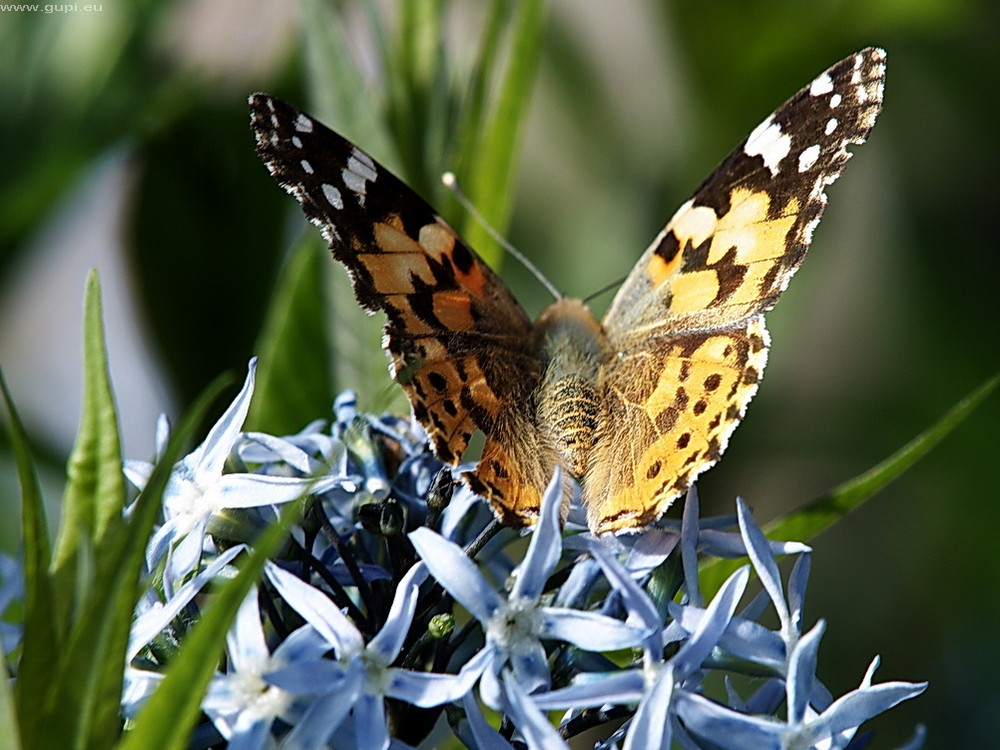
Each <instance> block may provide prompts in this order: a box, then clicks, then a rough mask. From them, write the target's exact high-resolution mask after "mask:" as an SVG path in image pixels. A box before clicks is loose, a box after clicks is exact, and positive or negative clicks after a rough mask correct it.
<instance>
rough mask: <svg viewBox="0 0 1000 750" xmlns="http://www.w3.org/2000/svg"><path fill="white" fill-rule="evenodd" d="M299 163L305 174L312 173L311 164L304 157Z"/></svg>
mask: <svg viewBox="0 0 1000 750" xmlns="http://www.w3.org/2000/svg"><path fill="white" fill-rule="evenodd" d="M299 164H301V165H302V169H304V170H305V172H306V174H312V173H313V168H312V164H310V163H309V162H308V161H306V160H305V159H303V160H302V161H300V162H299Z"/></svg>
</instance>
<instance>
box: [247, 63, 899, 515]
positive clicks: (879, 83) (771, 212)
mask: <svg viewBox="0 0 1000 750" xmlns="http://www.w3.org/2000/svg"><path fill="white" fill-rule="evenodd" d="M884 76H885V53H884V51H882V50H881V49H877V48H867V49H863V50H861V51H860V52H857V53H856V54H853V55H851V56H850V57H847V58H845V59H844V60H841V61H840V62H838V63H837V64H836V65H834V66H832V67H831V68H829V69H828V70H827V71H826V72H824V73H822V74H821V75H820V76H819V77H817V78H816V79H815V80H814V81H813V82H812V83H810V84H809V85H808V86H806V87H805V88H803V89H802V90H801V91H799V92H798V93H797V94H795V95H794V96H793V97H792V98H791V99H789V100H788V101H787V102H786V103H785V104H783V105H782V106H781V107H779V108H778V109H777V110H776V111H775V112H774V113H773V114H772V115H770V116H769V117H767V118H766V119H765V120H764V121H763V122H762V123H761V124H760V125H758V126H757V127H756V128H755V129H754V130H753V131H752V132H751V133H750V135H749V136H748V137H747V138H746V139H745V140H744V141H743V142H742V143H741V144H740V145H739V146H737V147H736V149H734V150H733V152H732V153H731V154H729V156H727V157H726V158H725V159H724V160H723V161H722V163H721V164H720V165H719V166H718V167H717V168H716V169H715V171H713V172H712V173H711V174H710V175H709V176H708V178H707V179H706V180H705V181H704V182H703V183H702V184H701V186H700V187H699V188H698V189H697V190H696V191H695V192H694V195H693V196H692V197H691V198H690V199H689V200H688V201H687V202H686V203H684V204H683V205H682V206H681V207H680V208H679V209H678V210H677V212H676V213H675V214H674V216H673V218H672V219H671V220H670V221H669V223H668V224H667V225H666V227H665V228H664V229H663V231H661V232H660V233H659V235H657V237H656V238H655V239H654V240H653V242H652V244H651V245H650V246H649V247H648V248H647V249H646V251H645V252H644V253H643V255H642V256H641V257H640V258H639V260H638V262H637V263H636V265H635V267H634V268H633V269H632V271H631V273H630V274H629V275H628V277H627V279H626V280H625V282H624V283H623V285H622V286H621V287H620V289H619V291H618V293H617V295H616V296H615V298H614V301H613V302H612V304H611V307H610V308H609V309H608V312H607V314H606V315H605V317H604V320H603V321H602V322H600V323H599V322H598V321H597V320H596V319H595V318H594V317H593V315H592V314H591V313H590V311H589V310H588V309H587V308H586V306H585V305H584V304H583V303H582V302H581V301H579V300H576V299H570V298H561V299H558V300H557V301H556V302H555V303H553V304H552V305H551V306H550V307H548V308H547V309H546V310H544V311H543V312H542V314H541V315H540V316H539V318H538V320H537V321H535V322H534V323H533V322H532V321H531V319H530V318H529V317H528V316H527V314H526V313H525V311H524V310H523V309H522V307H521V305H520V304H519V303H518V302H517V300H516V299H515V298H514V296H513V295H512V294H511V292H510V291H509V290H508V289H507V287H506V286H505V285H504V283H503V282H502V281H501V280H500V279H499V278H498V277H497V275H496V274H495V273H494V272H493V271H492V270H491V269H490V268H489V266H487V265H486V263H484V262H483V261H482V260H481V259H480V258H479V257H478V256H477V255H476V253H475V252H474V251H473V250H472V249H471V248H470V247H469V246H468V245H467V244H466V243H465V242H463V241H462V239H461V238H460V237H459V236H458V235H457V234H456V233H455V231H454V230H453V229H452V228H451V227H449V226H448V224H447V223H445V221H444V220H443V219H442V218H441V217H440V216H438V215H437V214H436V213H435V211H434V209H432V208H431V207H430V206H429V205H428V204H427V203H426V202H425V201H424V200H423V199H422V198H420V197H419V196H418V195H417V194H416V193H414V192H413V191H412V190H410V189H409V188H408V187H407V186H406V185H404V184H403V183H402V182H401V181H400V180H399V179H397V178H396V177H395V176H393V175H392V174H391V173H390V172H388V171H387V170H386V169H385V168H384V167H382V166H381V165H379V164H378V163H377V162H376V161H375V160H374V159H372V158H371V157H370V156H369V155H368V154H366V153H365V152H364V151H362V150H361V149H360V148H358V147H357V146H355V145H354V144H353V143H351V142H350V141H348V140H346V139H344V138H342V137H341V136H339V135H337V134H336V133H334V132H333V131H331V130H329V129H327V128H326V127H324V126H323V125H321V124H320V123H319V122H317V121H316V120H315V119H313V118H312V117H310V116H308V115H306V114H304V113H303V112H300V111H299V110H297V109H295V108H293V107H291V106H290V105H288V104H286V103H284V102H282V101H280V100H278V99H274V98H272V97H269V96H266V95H264V94H254V95H253V96H251V97H250V100H249V104H250V112H251V124H252V127H253V130H254V133H255V136H256V141H257V150H258V153H259V155H260V157H261V159H262V160H263V161H264V163H265V164H266V166H267V167H268V169H269V171H270V172H271V174H272V175H273V176H274V178H275V179H276V180H277V181H278V183H280V184H281V186H282V187H283V188H284V189H285V190H286V191H287V192H288V193H290V194H291V195H293V196H294V197H295V198H296V199H297V200H298V201H299V203H301V205H302V209H303V211H304V212H305V214H306V216H307V217H308V218H309V219H310V220H311V221H312V222H313V223H314V224H316V225H318V226H319V227H320V229H321V230H322V233H323V236H324V237H325V238H326V240H327V241H328V242H329V243H330V249H331V250H332V252H333V257H334V258H336V259H337V260H338V261H340V262H341V263H342V264H344V266H346V268H347V271H348V272H349V274H350V276H351V279H352V281H353V285H354V291H355V294H356V296H357V299H358V302H359V303H360V304H361V305H362V306H363V307H364V308H365V309H367V310H369V311H381V312H383V313H385V315H386V318H387V322H386V325H385V337H384V339H383V346H384V348H385V349H386V351H387V352H388V354H389V356H390V358H391V365H390V372H391V373H392V375H393V377H394V378H395V379H396V380H397V382H399V383H400V385H401V386H402V388H403V390H404V391H405V392H406V395H407V397H408V398H409V401H410V404H411V406H412V409H413V415H414V416H415V418H416V419H417V420H418V421H419V422H420V423H421V424H422V425H423V426H424V427H425V429H426V431H427V433H428V436H429V438H430V442H431V445H432V447H433V449H434V452H435V453H436V454H437V456H438V457H439V458H440V459H441V460H442V461H445V462H447V463H450V464H452V465H454V464H457V463H458V462H459V461H460V459H461V457H462V454H463V452H464V451H465V449H466V447H467V446H468V443H469V440H470V438H471V437H472V435H473V434H474V433H475V432H476V430H481V431H482V432H483V433H484V434H485V443H484V446H483V450H482V457H481V458H480V460H479V462H478V464H477V466H476V468H474V469H472V470H471V471H467V472H463V475H462V476H463V478H464V479H465V481H466V482H467V483H468V485H469V487H471V489H472V490H473V491H474V492H476V493H477V494H479V495H481V496H482V497H484V498H485V499H486V500H487V501H488V502H489V504H490V506H491V507H492V509H493V511H494V513H495V514H496V516H497V517H498V518H499V519H500V520H501V521H503V522H504V523H507V524H510V525H514V526H524V525H532V524H534V523H535V521H536V520H537V518H538V512H539V506H540V503H541V497H542V494H543V492H544V490H545V487H546V485H547V484H548V482H549V480H550V478H551V477H552V475H553V472H554V469H555V467H556V466H557V465H558V466H561V467H563V469H564V474H565V475H569V476H572V477H575V478H578V479H580V480H581V484H582V503H583V504H584V506H585V507H586V509H587V521H588V524H589V526H590V528H591V530H592V531H593V532H595V533H597V534H605V533H622V532H630V531H638V530H641V529H643V528H645V527H647V526H649V525H651V524H652V523H654V522H655V521H656V520H657V519H658V518H659V516H660V515H661V514H662V513H663V512H664V511H665V510H666V509H667V507H668V506H669V505H670V503H671V502H672V501H673V500H674V499H675V498H677V497H678V496H679V495H681V494H682V493H684V492H685V491H686V490H687V489H688V488H689V487H690V486H691V484H692V483H693V482H694V480H695V478H696V477H697V476H698V475H699V474H701V473H702V472H703V471H705V470H706V469H707V468H709V467H710V466H712V465H713V464H714V463H715V462H716V461H717V460H718V459H719V457H720V456H721V454H722V452H723V450H725V448H726V445H727V443H728V441H729V438H730V435H731V434H732V432H733V430H734V429H735V428H736V425H737V424H738V423H739V421H740V420H741V419H742V417H743V414H744V412H745V410H746V407H747V404H748V403H749V401H750V399H751V398H752V397H753V395H754V393H755V392H756V391H757V386H758V383H759V382H760V379H761V374H762V372H763V370H764V365H765V363H766V361H767V349H768V344H769V339H768V333H767V329H766V328H765V326H764V317H763V315H764V313H765V312H766V311H767V310H769V309H771V307H773V306H774V304H775V302H776V301H777V299H778V296H779V295H780V294H781V292H782V291H783V290H784V289H785V287H786V285H787V284H788V281H789V279H790V278H791V276H792V274H793V273H794V272H795V270H796V269H797V268H798V267H799V265H800V264H801V263H802V261H803V259H804V257H805V254H806V250H807V248H808V247H809V244H810V241H811V239H812V233H813V230H814V229H815V227H816V224H817V223H818V222H819V219H820V216H821V215H822V213H823V209H824V207H825V206H826V195H825V188H826V186H827V185H829V184H830V183H832V182H833V181H834V180H836V179H837V177H838V176H839V175H840V173H841V171H842V170H843V168H844V165H845V163H846V162H847V160H848V158H849V157H850V153H849V152H848V150H847V147H848V145H850V144H860V143H863V142H864V141H865V140H866V138H867V137H868V134H869V131H870V130H871V128H872V126H873V125H874V123H875V118H876V117H877V115H878V113H879V111H880V109H881V105H882V88H883V80H884Z"/></svg>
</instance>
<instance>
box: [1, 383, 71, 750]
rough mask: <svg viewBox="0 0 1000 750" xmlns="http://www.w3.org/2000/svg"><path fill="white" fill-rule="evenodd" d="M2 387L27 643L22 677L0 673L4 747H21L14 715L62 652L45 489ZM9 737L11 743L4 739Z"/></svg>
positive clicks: (32, 703) (28, 704)
mask: <svg viewBox="0 0 1000 750" xmlns="http://www.w3.org/2000/svg"><path fill="white" fill-rule="evenodd" d="M0 389H2V390H3V397H4V401H5V402H6V404H7V412H8V414H9V417H10V419H9V427H8V429H9V431H10V442H11V447H12V448H13V452H14V463H15V465H16V467H17V473H18V479H19V480H20V484H21V519H22V520H21V527H22V539H23V544H24V589H25V597H24V599H25V600H24V619H23V624H24V643H23V645H22V651H21V660H20V663H19V665H18V679H17V682H16V683H14V684H13V685H11V684H9V683H8V678H7V675H6V674H5V673H6V662H5V661H4V660H2V659H0V662H3V672H4V674H0V682H2V683H3V684H2V685H0V747H8V746H9V747H11V748H14V747H17V746H19V744H20V743H19V738H20V736H21V735H20V730H19V729H18V724H19V723H20V722H18V720H17V717H16V716H15V715H14V713H13V712H14V711H15V705H14V700H15V698H16V701H17V704H18V705H20V706H22V707H23V709H22V710H23V711H27V712H30V711H32V710H33V708H34V707H36V704H37V699H38V696H40V695H44V693H45V692H46V690H47V689H48V686H49V684H50V682H51V679H50V676H51V674H52V672H53V668H54V664H55V662H56V659H57V656H58V653H59V648H58V645H59V641H58V639H57V629H56V625H55V617H56V613H55V603H54V601H53V595H52V580H51V578H50V577H49V561H50V560H51V556H52V549H51V545H50V543H49V532H48V524H47V522H46V519H45V506H44V503H43V501H42V492H41V488H40V487H39V484H38V477H37V475H36V473H35V466H34V461H33V459H32V456H31V451H30V448H29V447H28V435H27V433H26V432H25V430H24V425H23V424H22V422H21V418H20V416H19V415H18V413H17V410H16V409H15V408H14V402H13V399H12V398H11V396H10V392H9V391H8V389H7V383H6V381H5V380H4V378H3V375H2V374H0ZM8 741H9V742H10V743H11V744H10V745H7V744H5V743H6V742H8Z"/></svg>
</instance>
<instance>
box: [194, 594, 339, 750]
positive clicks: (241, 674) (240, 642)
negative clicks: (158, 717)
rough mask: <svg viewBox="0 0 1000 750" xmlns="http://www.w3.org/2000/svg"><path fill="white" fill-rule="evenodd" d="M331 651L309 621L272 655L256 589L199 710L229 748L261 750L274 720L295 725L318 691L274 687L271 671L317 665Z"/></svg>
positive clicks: (231, 633) (238, 619) (230, 636)
mask: <svg viewBox="0 0 1000 750" xmlns="http://www.w3.org/2000/svg"><path fill="white" fill-rule="evenodd" d="M328 649H329V646H328V644H327V643H326V642H325V641H324V640H323V639H322V638H321V637H320V636H319V634H318V633H317V632H316V631H315V630H314V629H313V628H312V627H311V626H309V625H305V626H303V627H301V628H299V629H298V630H296V631H294V632H293V633H291V634H290V635H289V636H288V637H287V638H285V639H284V640H283V641H282V642H281V644H280V645H279V646H278V647H277V648H276V649H275V650H274V653H273V654H272V653H271V652H270V650H269V649H268V647H267V642H266V639H265V637H264V630H263V628H262V626H261V619H260V611H259V609H258V606H257V589H256V587H254V589H253V590H252V591H251V592H250V594H248V596H247V598H246V599H245V600H244V601H243V604H242V605H241V606H240V609H239V612H238V613H237V615H236V621H235V622H234V623H233V627H232V628H231V629H230V631H229V634H228V635H227V637H226V654H227V657H228V659H227V669H226V672H225V673H223V674H219V675H216V676H215V677H214V678H213V679H212V681H211V682H210V683H209V686H208V690H207V692H206V694H205V697H204V699H203V700H202V703H201V708H202V710H203V711H204V712H205V714H206V715H207V716H208V717H209V718H210V719H211V720H212V723H213V724H214V725H215V727H216V729H217V730H218V731H219V733H220V734H221V735H222V736H223V737H224V738H225V739H226V740H227V741H228V742H229V745H228V748H229V750H260V749H261V748H264V747H268V746H269V743H270V742H271V728H272V725H273V724H274V722H275V720H276V719H281V720H282V721H284V722H286V723H288V724H292V725H295V724H297V723H299V722H300V720H301V718H302V716H303V715H304V714H305V712H306V710H307V708H306V707H307V706H308V704H309V701H308V700H307V698H308V697H309V696H311V695H312V694H314V693H316V692H318V691H316V690H307V691H301V692H300V691H291V690H286V689H284V688H281V687H277V686H275V685H274V684H273V683H272V682H271V681H269V680H268V679H267V678H268V676H269V674H271V673H273V672H278V671H282V670H289V669H294V668H296V667H297V666H299V665H303V664H304V665H312V664H316V663H317V662H318V661H319V660H320V658H321V657H322V655H323V654H324V653H325V652H326V651H327V650H328Z"/></svg>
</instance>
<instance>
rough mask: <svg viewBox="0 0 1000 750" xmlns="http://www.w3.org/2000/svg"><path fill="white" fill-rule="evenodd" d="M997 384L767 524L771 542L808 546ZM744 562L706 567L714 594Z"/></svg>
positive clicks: (997, 378)
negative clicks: (873, 462)
mask: <svg viewBox="0 0 1000 750" xmlns="http://www.w3.org/2000/svg"><path fill="white" fill-rule="evenodd" d="M997 385H1000V375H994V376H993V377H991V378H989V379H988V380H987V381H986V382H985V383H983V384H982V385H980V386H979V387H978V388H976V390H974V391H973V392H972V393H970V394H969V395H968V396H966V397H965V398H963V399H962V400H961V401H959V402H958V403H957V404H955V406H953V407H952V408H951V409H949V410H948V411H947V412H946V413H945V415H944V416H943V417H941V419H939V420H938V421H937V422H935V423H934V424H933V425H931V426H930V427H929V428H927V429H926V430H924V431H923V432H922V433H920V434H919V435H917V437H915V438H914V439H913V440H911V441H910V442H908V443H907V444H906V445H904V446H903V447H902V448H900V449H899V450H898V451H896V452H895V453H893V454H892V455H891V456H889V457H888V458H887V459H885V460H884V461H881V462H880V463H878V464H876V465H875V466H873V467H872V468H871V469H869V470H868V471H866V472H864V473H863V474H860V475H858V476H857V477H855V478H854V479H851V480H849V481H847V482H844V483H843V484H841V485H839V486H837V487H834V488H833V489H832V490H830V491H829V492H828V493H827V494H825V495H823V496H822V497H820V498H817V499H816V500H813V501H812V502H811V503H809V504H808V505H806V506H804V507H803V508H800V509H799V510H796V511H794V512H792V513H790V514H788V515H786V516H783V517H781V518H778V519H776V520H774V521H772V522H771V523H769V524H767V525H765V526H764V533H765V534H766V536H767V538H768V539H771V540H774V541H792V540H795V541H800V542H808V541H809V540H810V539H812V538H813V537H815V536H817V535H818V534H819V533H821V532H822V531H825V530H826V529H827V528H829V527H830V526H832V525H833V524H834V523H835V522H836V521H838V520H840V519H841V518H843V517H844V516H845V515H847V514H848V513H850V512H851V511H852V510H854V509H855V508H857V507H858V506H860V505H861V504H862V503H864V502H865V501H866V500H868V498H870V497H871V496H872V495H874V494H875V493H876V492H878V491H879V490H881V489H882V488H883V487H885V486H886V485H887V484H889V482H891V481H892V480H893V479H895V478H896V477H898V476H899V475H900V474H902V473H903V472H904V471H906V470H907V469H908V468H910V467H911V466H912V465H913V464H915V463H916V462H917V461H918V460H920V459H921V458H923V457H924V456H925V455H926V454H927V453H928V452H929V451H930V450H931V448H933V447H934V446H935V445H937V444H938V443H940V442H941V440H943V439H944V438H945V436H947V435H948V433H950V432H951V431H952V430H954V429H955V428H956V427H957V426H958V425H959V424H960V423H961V422H962V420H964V419H965V418H966V417H967V416H969V414H971V413H972V412H973V411H974V410H975V409H976V407H977V406H979V404H981V403H982V402H983V400H985V399H986V397H987V396H989V395H990V394H991V393H992V392H993V391H994V390H996V388H997ZM740 564H741V561H740V560H723V559H718V558H716V559H713V560H712V561H710V562H709V563H707V564H706V565H704V566H703V568H702V574H701V579H702V584H703V585H704V586H705V587H706V588H707V589H708V590H709V591H714V590H715V589H717V588H718V586H719V585H720V584H721V583H722V581H724V580H725V579H726V577H727V576H728V575H730V574H731V573H732V571H733V570H735V569H736V568H738V567H739V566H740Z"/></svg>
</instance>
